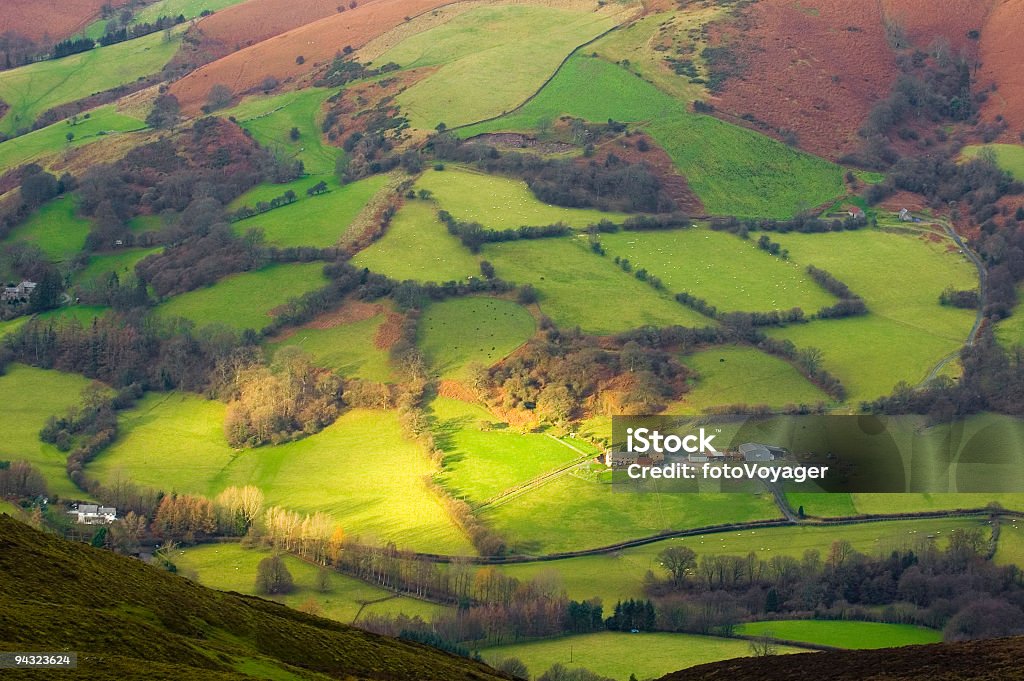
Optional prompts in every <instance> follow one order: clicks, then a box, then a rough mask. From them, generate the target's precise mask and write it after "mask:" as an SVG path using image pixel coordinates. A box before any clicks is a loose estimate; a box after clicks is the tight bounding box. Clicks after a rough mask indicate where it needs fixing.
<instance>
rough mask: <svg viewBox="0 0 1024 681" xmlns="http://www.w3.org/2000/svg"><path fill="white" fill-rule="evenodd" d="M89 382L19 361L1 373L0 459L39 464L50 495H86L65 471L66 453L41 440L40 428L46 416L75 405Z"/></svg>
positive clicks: (78, 497)
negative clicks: (0, 434) (0, 426)
mask: <svg viewBox="0 0 1024 681" xmlns="http://www.w3.org/2000/svg"><path fill="white" fill-rule="evenodd" d="M91 382H92V381H90V380H89V379H87V378H83V377H81V376H77V375H74V374H64V373H61V372H59V371H47V370H45V369H35V368H32V367H28V366H24V365H21V364H12V365H10V366H9V367H7V373H5V374H4V375H2V376H0V400H2V401H3V403H4V404H5V405H6V406H5V407H4V428H3V435H4V436H3V438H0V461H18V460H21V459H24V460H25V461H28V462H29V463H31V464H32V465H34V466H36V467H37V468H39V470H40V471H41V472H42V474H43V476H44V477H45V478H46V486H47V488H48V490H49V493H50V495H51V496H53V495H58V496H60V497H62V498H64V499H84V498H88V495H87V494H85V493H84V492H82V491H80V490H79V489H78V488H77V487H75V485H74V483H72V482H71V480H70V479H68V476H67V474H66V473H65V472H64V465H65V463H66V462H67V456H68V455H67V454H66V453H64V452H61V451H60V450H58V449H57V448H56V447H54V446H53V445H49V444H45V443H43V442H41V441H40V440H39V431H40V429H42V427H43V426H44V425H46V420H47V419H48V418H49V417H51V416H63V415H64V413H65V412H66V411H67V410H68V408H69V407H72V406H76V405H78V403H79V400H80V396H81V393H82V391H83V390H84V389H85V388H86V387H88V386H89V384H90V383H91Z"/></svg>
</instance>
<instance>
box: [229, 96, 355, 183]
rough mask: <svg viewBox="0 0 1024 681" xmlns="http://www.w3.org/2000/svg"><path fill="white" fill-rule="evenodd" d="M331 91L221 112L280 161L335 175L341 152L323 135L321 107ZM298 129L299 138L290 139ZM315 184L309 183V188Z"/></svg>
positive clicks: (258, 100)
mask: <svg viewBox="0 0 1024 681" xmlns="http://www.w3.org/2000/svg"><path fill="white" fill-rule="evenodd" d="M330 95H331V91H330V90H325V89H322V88H307V89H304V90H295V91H294V92H286V93H284V94H283V95H276V96H274V97H252V98H249V99H246V100H245V101H244V102H242V103H241V104H239V105H238V106H236V107H234V108H232V109H228V110H226V111H224V112H222V113H221V114H220V115H221V116H223V117H224V118H227V117H228V116H234V118H235V120H237V121H238V124H239V125H241V126H242V127H243V128H245V129H246V130H248V131H249V132H251V133H252V136H253V139H255V140H256V141H257V142H259V143H260V145H262V146H264V147H266V148H268V149H270V150H271V151H273V152H274V153H275V154H277V155H278V156H279V157H281V158H289V159H295V160H299V161H302V163H303V165H304V166H305V169H306V172H307V173H309V174H310V175H330V174H333V173H334V162H335V159H337V158H338V156H340V155H341V150H340V149H337V148H335V147H331V146H329V145H328V144H327V143H326V142H325V141H324V139H323V137H322V135H321V134H320V107H321V106H323V103H324V101H325V100H326V99H327V98H328V97H329V96H330ZM292 128H298V130H299V138H298V139H296V140H293V139H292V138H291V130H292ZM314 184H316V181H315V180H314V181H311V182H309V186H312V185H314Z"/></svg>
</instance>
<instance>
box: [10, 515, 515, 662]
mask: <svg viewBox="0 0 1024 681" xmlns="http://www.w3.org/2000/svg"><path fill="white" fill-rule="evenodd" d="M0 650H21V651H58V650H59V651H69V652H70V651H75V652H77V653H78V659H79V663H78V670H77V671H76V672H54V671H42V670H40V671H37V672H24V671H22V672H3V671H0V677H3V676H4V674H5V673H6V674H15V673H16V674H18V678H25V679H28V678H54V675H57V674H59V678H60V679H67V680H70V679H89V680H90V681H94V680H95V681H102V680H104V679H117V680H118V681H123V680H124V679H141V678H145V679H215V680H216V679H245V678H253V676H256V677H259V678H275V679H278V678H280V679H327V678H337V679H437V680H438V681H440V680H442V679H443V680H448V679H476V680H481V681H485V680H487V679H498V678H501V677H500V676H499V675H497V674H496V673H495V672H494V671H493V670H491V669H490V668H488V667H485V666H484V665H481V664H477V663H474V662H471V661H469V660H465V659H463V658H459V657H455V656H451V655H448V654H445V653H442V652H440V651H437V650H434V649H433V648H427V647H424V646H420V645H417V644H412V643H406V642H404V641H397V640H394V639H389V638H385V637H381V636H376V635H374V634H370V633H367V632H363V631H360V630H358V629H354V628H352V627H348V626H345V625H343V624H339V623H335V622H331V621H328V620H323V619H319V618H316V617H311V616H308V615H305V614H303V613H300V612H297V611H294V610H290V609H288V608H285V607H284V606H281V605H278V604H276V603H271V602H269V601H264V600H262V599H259V598H252V597H247V596H241V595H239V594H234V593H222V592H219V591H213V590H212V589H207V588H204V587H201V586H199V585H198V584H194V583H193V582H190V581H188V580H186V579H184V578H181V577H178V576H175V575H172V574H170V573H167V572H164V571H162V570H159V569H156V568H153V567H150V566H148V565H145V564H143V563H141V562H139V561H136V560H133V559H129V558H124V557H121V556H117V555H115V554H113V553H110V552H107V551H101V550H98V549H93V548H91V547H88V546H85V545H82V544H75V543H71V542H67V541H64V540H62V539H59V538H57V537H54V536H52V535H47V534H43V533H41V532H38V531H36V530H34V529H32V528H30V527H28V526H27V525H24V524H22V523H19V522H17V521H15V520H13V519H11V518H10V516H6V515H0Z"/></svg>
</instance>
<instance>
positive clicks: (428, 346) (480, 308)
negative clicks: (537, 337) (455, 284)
mask: <svg viewBox="0 0 1024 681" xmlns="http://www.w3.org/2000/svg"><path fill="white" fill-rule="evenodd" d="M535 331H536V323H535V322H534V320H533V317H532V316H530V313H529V312H527V311H526V310H525V309H524V308H523V307H522V306H521V305H518V304H516V303H514V302H512V301H510V300H502V299H500V298H484V297H476V296H472V297H468V298H454V299H452V300H446V301H443V302H440V303H433V304H432V305H430V306H428V307H427V308H426V310H425V311H424V312H423V316H422V317H421V318H420V327H419V345H420V347H421V348H422V349H423V352H424V354H425V355H426V357H427V361H429V362H430V364H431V366H433V368H434V370H435V371H438V372H440V375H441V377H442V378H456V379H465V378H469V376H470V374H471V373H472V370H473V366H474V365H480V366H491V365H492V364H494V363H496V362H498V361H499V360H501V359H503V358H504V357H506V356H507V355H509V354H511V353H512V351H513V350H515V349H516V348H518V347H519V346H520V345H522V344H523V343H525V342H526V341H527V340H528V339H529V338H530V337H531V336H532V335H533V334H534V332H535Z"/></svg>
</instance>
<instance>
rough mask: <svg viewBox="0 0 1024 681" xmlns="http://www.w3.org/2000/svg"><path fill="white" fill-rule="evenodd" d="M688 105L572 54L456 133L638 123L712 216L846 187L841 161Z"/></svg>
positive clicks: (792, 207) (783, 204)
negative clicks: (579, 122) (507, 110)
mask: <svg viewBox="0 0 1024 681" xmlns="http://www.w3.org/2000/svg"><path fill="white" fill-rule="evenodd" d="M685 106H686V105H685V104H683V103H682V102H679V101H677V100H674V99H673V98H672V97H670V96H669V95H667V94H664V93H663V92H661V91H660V90H658V89H657V88H655V87H654V86H653V85H651V84H650V83H648V82H646V81H644V80H641V79H640V78H639V77H637V76H635V75H633V74H632V73H629V72H628V71H626V70H625V69H623V68H621V67H619V66H617V65H615V64H611V63H609V62H607V61H604V60H603V59H600V58H593V57H588V56H583V55H575V56H573V57H572V58H570V59H569V60H568V61H567V62H566V64H565V65H564V66H563V67H562V68H561V69H560V70H559V72H558V73H557V74H556V76H555V77H554V78H553V79H552V81H551V82H550V83H548V84H547V85H546V86H545V87H544V89H543V90H541V91H540V92H539V93H538V94H537V96H536V97H535V98H533V99H532V100H530V101H529V102H527V103H526V104H525V105H524V106H523V107H522V108H520V109H518V110H516V111H515V112H513V113H511V114H509V115H507V116H503V117H502V118H499V119H497V120H495V121H490V122H486V123H481V124H477V125H473V126H470V127H468V128H464V129H460V130H459V133H460V134H461V135H463V136H466V137H470V136H473V135H478V134H481V133H485V132H498V131H502V130H518V131H536V130H537V129H538V126H539V125H540V124H542V122H550V121H552V120H555V119H557V118H558V117H560V116H562V115H572V116H577V117H580V118H584V119H587V120H590V121H596V122H601V121H606V120H607V119H609V118H614V119H616V120H619V121H626V122H632V123H637V124H638V125H639V126H640V127H642V128H644V129H646V130H647V131H648V132H649V133H650V134H651V135H652V136H653V137H654V139H655V140H656V141H657V142H658V143H659V144H660V145H661V146H663V147H664V148H665V151H667V152H668V154H669V155H670V156H671V157H672V160H673V162H674V163H675V165H676V167H677V168H678V170H679V171H680V172H681V173H682V174H683V175H685V176H686V178H687V181H688V183H689V186H690V188H691V189H692V190H693V191H694V193H695V194H697V196H698V197H700V199H701V201H702V202H703V203H704V206H705V208H706V209H707V210H708V211H709V212H710V213H713V214H723V215H760V216H770V217H783V216H789V215H792V214H794V213H795V212H797V211H798V210H801V209H806V208H811V207H814V206H817V205H819V204H822V203H825V202H826V201H828V200H830V199H832V198H834V197H836V196H838V195H840V194H842V193H843V191H844V188H843V177H842V169H841V168H840V167H839V166H837V165H834V164H832V163H829V162H828V161H825V160H823V159H820V158H817V157H814V156H811V155H809V154H805V153H802V152H800V151H798V150H796V149H793V148H791V147H788V146H786V145H785V144H782V143H781V142H778V141H776V140H773V139H771V138H769V137H766V136H764V135H761V134H758V133H756V132H753V131H751V130H747V129H745V128H740V127H738V126H735V125H731V124H729V123H726V122H724V121H721V120H718V119H717V118H713V117H711V116H705V115H697V114H693V113H690V112H688V111H687V110H686V108H685Z"/></svg>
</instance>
